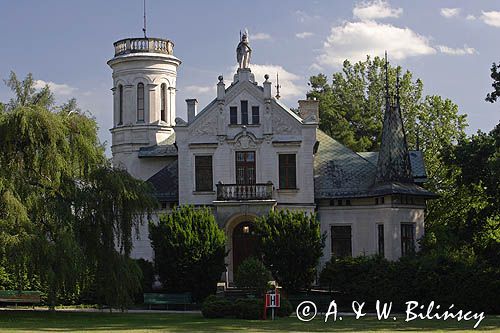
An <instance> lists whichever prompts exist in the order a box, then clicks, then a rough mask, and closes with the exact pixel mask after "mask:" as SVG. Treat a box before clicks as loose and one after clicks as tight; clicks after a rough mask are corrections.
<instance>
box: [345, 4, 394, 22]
mask: <svg viewBox="0 0 500 333" xmlns="http://www.w3.org/2000/svg"><path fill="white" fill-rule="evenodd" d="M402 13H403V8H392V7H391V5H390V4H389V3H388V2H387V1H384V0H373V1H363V2H361V3H357V4H356V6H355V7H354V9H353V10H352V14H353V15H354V17H357V18H359V19H361V20H373V19H381V18H386V17H399V16H400V15H401V14H402Z"/></svg>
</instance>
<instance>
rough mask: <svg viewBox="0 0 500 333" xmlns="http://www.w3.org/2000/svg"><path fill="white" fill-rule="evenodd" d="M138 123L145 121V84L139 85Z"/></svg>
mask: <svg viewBox="0 0 500 333" xmlns="http://www.w3.org/2000/svg"><path fill="white" fill-rule="evenodd" d="M137 121H144V84H143V83H139V84H138V85H137Z"/></svg>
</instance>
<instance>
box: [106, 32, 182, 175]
mask: <svg viewBox="0 0 500 333" xmlns="http://www.w3.org/2000/svg"><path fill="white" fill-rule="evenodd" d="M114 47H115V56H114V57H113V58H112V59H111V60H109V61H108V65H109V66H110V67H111V69H112V70H113V88H112V91H113V128H111V130H110V131H111V135H112V145H111V151H112V153H113V164H114V165H116V166H121V167H124V168H126V169H127V170H128V171H129V172H130V173H131V174H132V175H134V176H135V177H137V178H145V177H146V176H147V175H144V174H142V173H143V172H142V171H141V170H140V168H139V165H140V164H141V163H139V162H138V161H137V159H138V152H139V149H140V148H141V147H149V146H155V145H162V143H165V142H166V141H167V139H168V138H169V137H170V136H171V135H173V128H172V126H174V119H175V117H176V115H175V91H176V90H175V86H176V78H177V67H178V66H179V65H180V63H181V61H180V60H179V59H177V58H176V57H175V56H174V55H173V48H174V44H173V43H172V42H171V41H170V40H168V39H160V38H149V37H148V38H127V39H122V40H119V41H117V42H115V43H114Z"/></svg>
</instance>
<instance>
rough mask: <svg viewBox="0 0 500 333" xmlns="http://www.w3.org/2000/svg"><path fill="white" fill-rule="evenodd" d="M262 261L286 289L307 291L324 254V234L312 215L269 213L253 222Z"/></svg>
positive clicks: (284, 212)
mask: <svg viewBox="0 0 500 333" xmlns="http://www.w3.org/2000/svg"><path fill="white" fill-rule="evenodd" d="M255 226H256V232H257V234H258V235H259V237H260V246H259V249H260V251H261V253H262V255H263V262H264V264H265V265H266V266H267V267H268V268H269V270H270V271H271V273H272V274H273V276H274V278H275V279H276V280H277V281H278V283H279V284H281V285H282V286H283V288H285V290H287V291H289V292H292V291H298V290H301V289H304V288H309V287H310V286H311V284H312V282H313V281H314V279H315V278H316V268H317V266H318V263H319V259H320V257H321V256H322V254H323V247H324V246H325V237H326V235H325V234H323V235H322V234H321V231H320V223H319V221H318V220H317V219H316V215H315V214H307V213H304V212H294V211H288V210H287V211H271V212H270V213H269V214H268V215H265V216H262V217H259V218H257V219H256V220H255Z"/></svg>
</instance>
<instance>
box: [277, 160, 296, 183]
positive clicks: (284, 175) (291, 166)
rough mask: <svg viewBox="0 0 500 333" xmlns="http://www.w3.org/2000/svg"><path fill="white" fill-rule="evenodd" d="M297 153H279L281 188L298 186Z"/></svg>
mask: <svg viewBox="0 0 500 333" xmlns="http://www.w3.org/2000/svg"><path fill="white" fill-rule="evenodd" d="M296 169H297V167H296V163H295V154H280V155H279V172H280V174H279V176H280V189H295V188H297V175H296V172H297V170H296Z"/></svg>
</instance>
